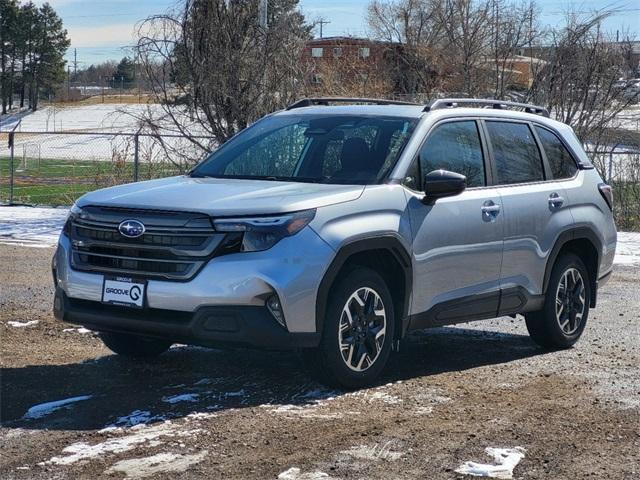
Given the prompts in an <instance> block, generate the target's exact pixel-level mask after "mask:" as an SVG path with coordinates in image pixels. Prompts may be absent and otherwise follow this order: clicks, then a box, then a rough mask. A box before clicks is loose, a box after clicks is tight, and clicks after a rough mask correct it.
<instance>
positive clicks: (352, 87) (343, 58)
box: [303, 37, 400, 95]
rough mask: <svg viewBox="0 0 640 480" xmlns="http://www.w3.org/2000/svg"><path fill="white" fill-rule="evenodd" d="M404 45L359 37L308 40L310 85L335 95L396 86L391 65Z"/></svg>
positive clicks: (360, 92) (375, 91) (367, 92)
mask: <svg viewBox="0 0 640 480" xmlns="http://www.w3.org/2000/svg"><path fill="white" fill-rule="evenodd" d="M399 48H400V45H399V44H394V43H388V42H381V41H376V40H370V39H366V38H355V37H326V38H318V39H314V40H311V41H309V42H307V45H306V47H305V49H304V53H303V56H304V59H303V60H305V61H306V62H307V65H308V73H307V78H306V81H307V86H308V88H309V89H310V90H311V91H314V90H315V91H317V92H318V93H322V94H334V95H356V94H357V95H375V94H377V93H384V92H388V91H392V90H394V80H393V78H392V76H391V75H390V73H389V72H390V70H389V68H388V66H389V62H390V61H392V59H393V56H394V55H395V54H396V53H397V52H399Z"/></svg>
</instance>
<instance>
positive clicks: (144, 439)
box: [40, 420, 200, 465]
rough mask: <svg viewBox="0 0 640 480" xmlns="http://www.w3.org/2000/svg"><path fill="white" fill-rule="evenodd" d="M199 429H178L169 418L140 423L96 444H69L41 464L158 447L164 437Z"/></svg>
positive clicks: (68, 462)
mask: <svg viewBox="0 0 640 480" xmlns="http://www.w3.org/2000/svg"><path fill="white" fill-rule="evenodd" d="M199 431H200V430H199V429H195V430H182V431H181V430H178V429H177V428H176V427H175V425H173V424H172V423H171V421H169V420H167V421H166V422H164V423H161V424H159V425H154V426H151V427H147V426H146V425H144V424H140V425H136V426H134V427H131V429H129V430H127V432H129V433H128V434H126V435H124V436H120V437H115V438H110V439H108V440H105V441H104V442H100V443H96V444H94V445H90V444H88V443H84V442H78V443H74V444H72V445H69V446H68V447H65V448H64V449H63V450H62V452H63V453H65V454H66V455H65V456H59V457H52V458H51V459H50V460H47V461H46V462H41V463H40V465H71V464H72V463H76V462H78V461H80V460H90V459H93V458H98V457H102V456H104V455H107V454H112V453H123V452H127V451H129V450H133V449H134V448H137V447H140V446H144V447H157V446H158V445H161V444H162V442H161V441H160V438H162V437H176V436H179V437H185V436H191V435H194V434H196V433H197V432H199Z"/></svg>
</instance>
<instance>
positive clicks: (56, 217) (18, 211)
mask: <svg viewBox="0 0 640 480" xmlns="http://www.w3.org/2000/svg"><path fill="white" fill-rule="evenodd" d="M68 214H69V210H68V209H66V208H32V207H0V243H5V244H12V245H24V246H33V247H51V246H54V245H55V244H56V243H57V242H58V237H59V236H60V232H61V231H62V227H63V226H64V222H65V221H66V219H67V215H68Z"/></svg>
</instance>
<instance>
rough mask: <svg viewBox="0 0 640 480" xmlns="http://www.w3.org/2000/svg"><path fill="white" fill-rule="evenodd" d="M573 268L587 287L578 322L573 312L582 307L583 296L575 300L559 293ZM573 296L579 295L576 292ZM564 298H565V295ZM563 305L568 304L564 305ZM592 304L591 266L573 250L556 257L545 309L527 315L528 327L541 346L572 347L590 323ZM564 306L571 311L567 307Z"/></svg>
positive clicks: (532, 337) (576, 288) (575, 286)
mask: <svg viewBox="0 0 640 480" xmlns="http://www.w3.org/2000/svg"><path fill="white" fill-rule="evenodd" d="M571 270H575V271H577V272H579V274H580V277H581V279H582V286H583V288H584V306H583V308H582V316H581V318H580V319H579V320H578V322H579V323H573V322H576V319H577V317H578V315H577V314H576V315H574V314H573V313H572V312H578V311H579V310H580V308H579V307H578V306H577V303H579V299H578V300H574V301H572V300H566V299H564V298H563V299H562V300H561V299H560V298H559V295H558V292H559V284H560V282H561V281H562V279H563V276H564V275H565V273H568V274H571ZM576 277H577V276H576ZM574 281H575V280H574ZM578 287H579V285H578V284H577V283H576V284H575V285H574V287H573V288H571V289H569V290H572V291H576V292H577V291H578ZM560 290H561V291H562V290H563V289H562V288H560ZM573 296H574V297H575V294H574V295H573ZM560 297H562V294H561V295H560ZM563 304H564V306H562V305H563ZM590 304H591V282H590V277H589V272H588V270H587V268H586V267H585V266H584V263H583V262H582V260H581V259H580V257H578V256H577V255H574V254H572V253H567V254H564V255H562V256H561V257H560V258H558V259H557V260H556V263H555V265H554V266H553V270H552V271H551V277H550V278H549V285H548V286H547V293H546V297H545V301H544V305H543V307H542V309H541V310H539V311H537V312H531V313H527V314H526V315H525V319H526V324H527V330H528V331H529V335H530V336H531V339H532V340H533V341H534V342H536V343H537V344H538V345H540V346H541V347H544V348H546V349H550V350H555V349H564V348H569V347H571V346H572V345H573V344H574V343H576V342H577V341H578V339H579V338H580V336H581V335H582V332H583V331H584V329H585V327H586V325H587V318H588V316H589V305H590ZM556 305H558V308H559V309H560V312H561V313H560V314H558V315H560V317H558V315H557V314H556ZM563 308H565V309H567V310H563ZM567 312H568V313H567ZM566 315H568V317H566ZM564 322H569V324H568V326H567V327H565V329H563V327H562V326H561V324H563V323H564ZM571 327H575V331H572V330H573V328H571Z"/></svg>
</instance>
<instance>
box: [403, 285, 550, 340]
mask: <svg viewBox="0 0 640 480" xmlns="http://www.w3.org/2000/svg"><path fill="white" fill-rule="evenodd" d="M543 304H544V295H531V294H530V293H529V292H528V291H527V289H525V288H524V287H513V288H507V289H503V290H498V291H495V292H489V293H482V294H479V295H470V296H468V297H462V298H457V299H454V300H448V301H446V302H442V303H438V304H436V305H434V306H433V307H431V308H430V309H429V310H427V311H426V312H421V313H418V314H415V315H411V317H410V320H409V329H408V330H409V331H412V330H422V329H425V328H433V327H442V326H445V325H455V324H456V323H465V322H471V321H474V320H486V319H488V318H496V317H502V316H504V315H515V314H517V313H527V312H532V311H535V310H539V309H541V308H542V305H543Z"/></svg>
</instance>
